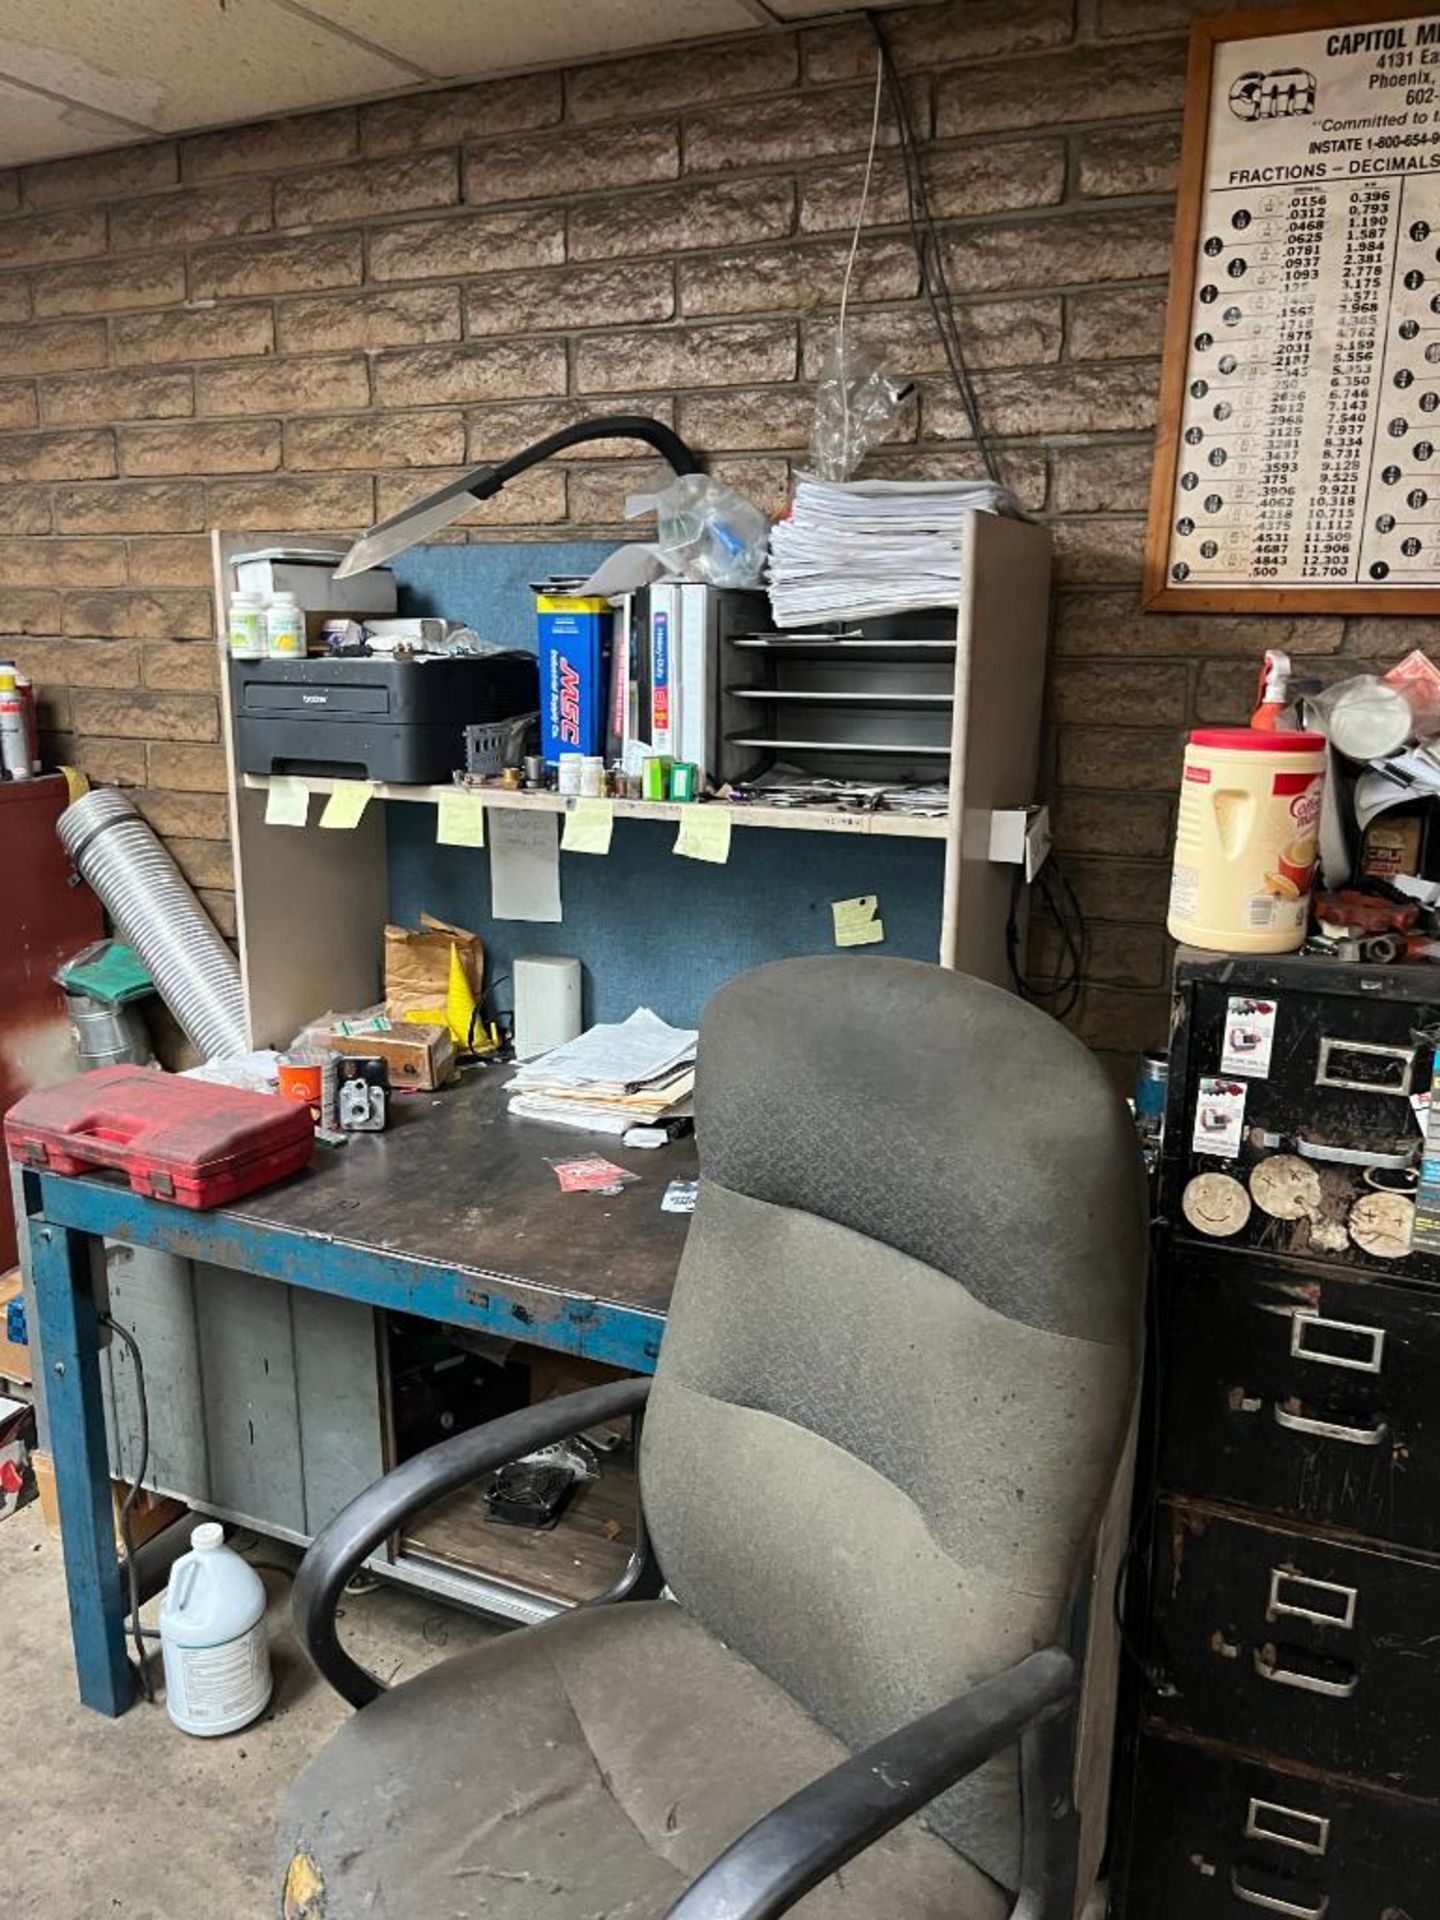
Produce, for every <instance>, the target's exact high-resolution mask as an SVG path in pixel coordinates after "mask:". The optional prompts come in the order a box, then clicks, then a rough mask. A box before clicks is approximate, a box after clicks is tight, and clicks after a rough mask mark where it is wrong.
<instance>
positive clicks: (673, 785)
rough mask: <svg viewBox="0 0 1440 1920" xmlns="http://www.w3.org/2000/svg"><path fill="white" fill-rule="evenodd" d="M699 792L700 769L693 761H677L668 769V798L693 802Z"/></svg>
mask: <svg viewBox="0 0 1440 1920" xmlns="http://www.w3.org/2000/svg"><path fill="white" fill-rule="evenodd" d="M699 790H700V769H699V768H698V767H697V766H696V765H695V762H694V761H693V760H677V761H676V762H675V764H674V766H673V767H671V769H670V798H671V799H672V800H693V799H694V798H695V796H696V794H697V793H698V792H699Z"/></svg>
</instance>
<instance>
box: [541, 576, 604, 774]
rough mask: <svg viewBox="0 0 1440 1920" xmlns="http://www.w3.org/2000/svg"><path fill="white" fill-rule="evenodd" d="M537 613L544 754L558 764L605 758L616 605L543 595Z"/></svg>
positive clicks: (555, 595)
mask: <svg viewBox="0 0 1440 1920" xmlns="http://www.w3.org/2000/svg"><path fill="white" fill-rule="evenodd" d="M535 611H536V616H537V618H538V620H539V628H540V632H539V645H538V651H539V655H540V751H541V753H542V754H543V755H544V756H545V758H546V759H547V760H558V759H559V758H560V756H561V754H562V753H591V754H594V753H601V754H603V753H604V751H605V723H606V719H607V717H608V700H607V696H608V690H609V674H610V629H611V624H612V620H613V613H612V609H611V606H610V602H609V601H608V600H599V599H577V598H575V597H573V596H572V595H569V594H555V593H540V594H537V595H536V596H535Z"/></svg>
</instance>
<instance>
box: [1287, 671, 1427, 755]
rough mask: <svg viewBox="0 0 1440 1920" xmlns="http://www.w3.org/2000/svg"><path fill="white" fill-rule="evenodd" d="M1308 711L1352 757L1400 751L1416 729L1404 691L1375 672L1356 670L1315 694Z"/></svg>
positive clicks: (1310, 699) (1315, 722)
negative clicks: (1391, 684) (1350, 677)
mask: <svg viewBox="0 0 1440 1920" xmlns="http://www.w3.org/2000/svg"><path fill="white" fill-rule="evenodd" d="M1305 713H1306V718H1307V719H1308V720H1309V721H1310V722H1311V723H1312V724H1314V725H1318V726H1319V728H1320V730H1321V732H1322V733H1324V734H1325V736H1326V738H1327V739H1328V740H1329V742H1330V744H1331V746H1333V747H1334V748H1335V749H1336V751H1337V752H1339V753H1343V754H1344V755H1345V757H1346V758H1347V759H1349V760H1361V761H1364V760H1384V759H1386V758H1387V757H1388V756H1389V755H1390V754H1392V753H1399V752H1400V750H1401V748H1402V747H1404V745H1405V743H1406V742H1407V741H1408V740H1409V739H1410V738H1411V737H1412V735H1413V733H1414V730H1415V716H1414V713H1413V712H1412V710H1411V706H1410V702H1409V701H1408V700H1407V699H1406V698H1405V695H1404V692H1403V691H1402V690H1401V689H1400V688H1399V687H1391V686H1387V685H1386V684H1385V682H1384V681H1383V680H1381V679H1379V678H1377V677H1376V675H1375V674H1373V673H1359V674H1356V675H1355V677H1354V678H1353V679H1351V680H1341V681H1338V682H1337V683H1336V684H1335V685H1334V686H1333V687H1327V688H1326V689H1325V691H1324V692H1323V693H1317V694H1314V695H1312V696H1311V697H1310V698H1309V699H1308V700H1307V701H1306V703H1305Z"/></svg>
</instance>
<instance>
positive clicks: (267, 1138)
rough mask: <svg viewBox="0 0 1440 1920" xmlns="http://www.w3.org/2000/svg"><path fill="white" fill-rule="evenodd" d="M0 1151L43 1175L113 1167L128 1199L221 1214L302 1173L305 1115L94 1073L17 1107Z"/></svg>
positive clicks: (135, 1073)
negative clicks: (123, 1179)
mask: <svg viewBox="0 0 1440 1920" xmlns="http://www.w3.org/2000/svg"><path fill="white" fill-rule="evenodd" d="M5 1145H6V1148H7V1150H8V1152H9V1155H10V1158H11V1159H12V1160H14V1161H17V1162H18V1163H19V1164H20V1165H21V1166H26V1167H44V1168H45V1169H46V1170H47V1171H48V1172H51V1173H92V1172H94V1171H95V1170H96V1169H97V1168H101V1167H117V1168H119V1170H120V1171H121V1172H122V1173H124V1174H125V1175H126V1176H127V1178H128V1179H129V1182H130V1185H131V1186H132V1187H133V1188H134V1189H135V1191H136V1193H144V1194H149V1195H151V1196H153V1197H154V1198H155V1199H157V1200H173V1201H174V1202H175V1203H176V1205H177V1206H182V1207H223V1206H224V1205H226V1203H227V1202H228V1201H231V1200H238V1199H239V1198H240V1196H241V1195H242V1194H246V1193H253V1192H254V1191H255V1189H256V1188H257V1187H268V1186H271V1185H273V1183H274V1182H275V1181H277V1180H283V1179H284V1178H285V1177H286V1176H287V1175H288V1174H292V1173H298V1172H299V1170H300V1169H301V1168H302V1167H304V1166H306V1165H308V1164H309V1160H310V1155H311V1153H312V1151H313V1150H314V1146H315V1130H314V1125H313V1122H312V1121H311V1118H310V1109H309V1108H308V1107H304V1106H300V1105H298V1104H297V1103H296V1102H294V1101H291V1100H281V1099H278V1098H277V1097H276V1096H275V1095H273V1094H268V1093H246V1092H245V1091H244V1090H243V1089H242V1088H239V1087H217V1086H212V1085H211V1084H210V1083H209V1082H208V1081H204V1080H185V1079H182V1078H180V1077H178V1076H177V1075H175V1074H169V1073H157V1072H156V1071H155V1070H154V1069H153V1068H151V1067H100V1068H98V1069H97V1070H96V1071H95V1072H94V1073H82V1074H81V1075H80V1076H79V1077H78V1078H77V1079H74V1080H66V1081H64V1082H63V1083H62V1084H61V1085H60V1086H58V1087H47V1088H45V1089H43V1090H42V1091H41V1092H39V1093H30V1094H27V1095H26V1096H25V1098H24V1099H23V1100H20V1101H18V1102H17V1103H16V1104H15V1105H14V1106H13V1107H12V1108H11V1109H10V1111H9V1113H8V1114H6V1116H5Z"/></svg>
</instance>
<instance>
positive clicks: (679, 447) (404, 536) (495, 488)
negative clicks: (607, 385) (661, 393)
mask: <svg viewBox="0 0 1440 1920" xmlns="http://www.w3.org/2000/svg"><path fill="white" fill-rule="evenodd" d="M584 440H644V441H645V442H646V443H647V444H648V445H649V446H652V447H654V448H655V450H656V452H657V453H662V454H663V455H664V456H665V458H666V459H667V460H668V461H669V462H670V465H671V466H672V467H673V468H674V469H675V471H676V473H677V474H680V473H698V472H699V471H700V462H699V460H698V459H697V458H696V456H695V455H694V454H693V453H692V452H691V451H690V449H689V447H687V446H686V444H685V442H684V441H683V440H682V439H681V438H680V436H679V434H678V433H674V432H672V430H671V429H670V428H669V427H667V426H666V425H665V424H664V423H663V422H662V421H660V420H652V419H651V418H650V416H649V415H648V414H644V413H613V414H600V415H598V416H597V417H596V418H595V419H594V420H579V421H577V422H576V423H575V425H574V426H572V427H561V428H560V430H559V432H558V433H551V434H547V435H546V436H545V438H544V439H543V440H536V441H535V442H533V444H532V445H530V446H528V447H526V448H524V449H523V451H522V452H520V453H515V454H512V455H511V456H510V458H509V459H508V460H502V461H501V462H500V464H499V465H498V466H494V467H476V468H475V470H474V471H473V472H472V473H467V474H462V476H461V477H460V479H458V480H452V481H451V482H450V484H449V485H448V486H444V487H441V488H440V489H439V490H438V492H435V493H432V494H428V495H427V496H426V498H425V499H423V500H419V501H417V502H416V503H415V505H414V506H413V507H406V509H405V511H404V512H403V513H395V514H392V515H391V516H390V518H389V519H388V520H382V521H380V522H379V524H378V525H377V526H373V527H371V529H370V531H369V532H368V533H367V534H365V535H364V536H363V537H362V538H361V539H359V540H357V541H356V542H355V544H354V546H353V547H351V549H350V551H349V553H347V554H346V556H345V558H344V559H343V560H342V561H341V563H340V565H339V566H338V567H337V568H336V569H335V578H336V579H337V580H348V579H349V577H350V576H351V574H354V573H364V572H365V571H366V569H367V568H369V567H378V566H379V565H380V564H381V562H382V561H385V560H392V559H393V558H394V557H395V555H396V554H397V553H404V551H405V549H406V548H407V547H413V546H414V545H415V544H416V542H417V541H420V540H423V539H424V538H425V536H426V535H427V534H430V533H438V532H439V531H440V529H441V528H442V527H448V526H449V525H450V524H451V522H452V521H455V520H458V519H460V518H461V516H462V515H464V514H466V513H468V512H469V511H470V509H471V508H472V507H473V506H474V505H475V503H476V502H477V501H479V500H489V499H491V498H492V497H493V496H494V495H495V494H497V493H499V491H500V489H501V488H502V487H503V486H504V485H505V483H506V481H507V480H513V479H514V478H515V476H516V475H517V474H519V473H524V472H525V470H526V469H527V468H528V467H533V466H538V465H539V463H540V462H541V461H542V460H548V459H549V458H550V456H551V455H552V454H555V453H561V452H563V451H564V449H565V448H566V447H573V446H577V445H579V443H580V442H581V441H584Z"/></svg>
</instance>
